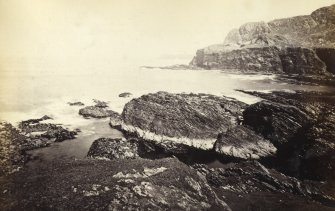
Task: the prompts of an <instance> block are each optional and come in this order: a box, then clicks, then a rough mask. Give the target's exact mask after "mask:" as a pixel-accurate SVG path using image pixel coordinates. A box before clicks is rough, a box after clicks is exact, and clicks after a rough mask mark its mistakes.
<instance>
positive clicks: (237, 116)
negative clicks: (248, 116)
mask: <svg viewBox="0 0 335 211" xmlns="http://www.w3.org/2000/svg"><path fill="white" fill-rule="evenodd" d="M245 106H246V104H244V103H242V102H239V101H236V100H234V99H228V98H223V97H217V96H214V95H207V94H170V93H167V92H158V93H154V94H148V95H143V96H141V97H140V98H136V99H133V100H131V101H130V102H129V103H127V104H126V105H125V107H124V110H123V112H122V115H121V119H122V121H115V120H114V119H112V120H111V125H112V126H113V127H117V128H119V129H121V130H123V131H125V132H127V133H135V134H136V136H137V137H140V138H143V139H146V140H152V141H155V142H160V143H165V144H168V143H172V144H184V145H188V146H193V147H196V148H201V149H212V148H213V144H214V142H215V140H216V137H217V135H218V134H219V133H220V132H225V131H227V130H228V129H229V128H231V127H234V126H236V125H238V124H239V122H240V121H241V115H242V110H243V109H244V107H245Z"/></svg>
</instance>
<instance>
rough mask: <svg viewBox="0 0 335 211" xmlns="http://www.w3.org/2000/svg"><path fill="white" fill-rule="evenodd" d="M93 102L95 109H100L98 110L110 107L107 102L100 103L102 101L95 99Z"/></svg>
mask: <svg viewBox="0 0 335 211" xmlns="http://www.w3.org/2000/svg"><path fill="white" fill-rule="evenodd" d="M93 102H94V103H95V105H94V106H95V107H98V108H107V107H108V103H107V102H105V101H100V100H96V99H93Z"/></svg>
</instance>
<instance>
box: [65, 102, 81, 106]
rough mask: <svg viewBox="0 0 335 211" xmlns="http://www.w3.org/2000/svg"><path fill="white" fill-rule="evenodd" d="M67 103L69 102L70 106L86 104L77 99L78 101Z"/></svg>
mask: <svg viewBox="0 0 335 211" xmlns="http://www.w3.org/2000/svg"><path fill="white" fill-rule="evenodd" d="M67 104H69V105H70V106H84V105H85V104H84V103H82V102H80V101H76V102H68V103H67Z"/></svg>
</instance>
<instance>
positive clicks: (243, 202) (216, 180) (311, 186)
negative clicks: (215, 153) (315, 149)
mask: <svg viewBox="0 0 335 211" xmlns="http://www.w3.org/2000/svg"><path fill="white" fill-rule="evenodd" d="M193 167H194V168H195V169H197V170H198V171H199V172H200V173H201V174H203V175H204V176H205V177H206V179H207V181H208V183H209V185H210V186H211V187H212V188H213V190H214V191H215V192H216V194H217V195H218V196H220V197H222V198H225V199H226V202H227V204H228V205H229V206H230V207H231V208H232V210H247V209H250V207H252V208H253V209H255V210H295V209H296V208H297V207H299V209H304V210H313V209H314V210H327V209H329V210H331V207H327V206H331V204H333V205H334V202H335V200H334V198H333V197H332V196H330V195H327V193H325V192H324V191H323V188H324V186H326V185H325V184H322V183H320V182H312V181H304V182H302V181H299V180H297V179H295V178H292V177H288V176H285V175H283V174H281V173H279V172H277V171H276V170H273V169H268V168H266V167H265V166H263V165H262V164H260V163H259V162H257V161H244V162H240V163H231V164H226V165H225V166H224V167H222V168H208V167H206V166H205V165H199V164H197V165H194V166H193ZM322 203H324V204H322Z"/></svg>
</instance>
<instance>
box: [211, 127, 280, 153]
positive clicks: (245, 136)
mask: <svg viewBox="0 0 335 211" xmlns="http://www.w3.org/2000/svg"><path fill="white" fill-rule="evenodd" d="M214 150H215V152H217V153H219V154H221V155H224V156H229V157H233V158H241V159H259V158H261V157H267V156H273V155H274V154H275V152H276V151H277V149H276V148H275V147H274V146H273V144H272V143H271V142H269V141H268V140H266V139H264V138H263V137H261V136H259V135H257V134H256V133H255V132H253V131H252V130H250V129H248V128H246V127H244V126H236V127H234V128H232V129H229V130H228V131H227V132H226V133H220V134H219V136H218V139H217V141H216V142H215V145H214Z"/></svg>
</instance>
